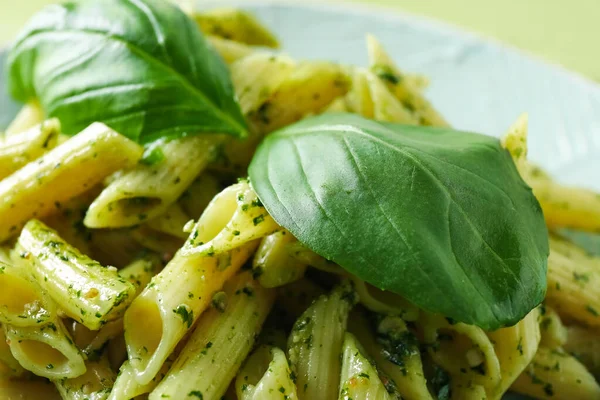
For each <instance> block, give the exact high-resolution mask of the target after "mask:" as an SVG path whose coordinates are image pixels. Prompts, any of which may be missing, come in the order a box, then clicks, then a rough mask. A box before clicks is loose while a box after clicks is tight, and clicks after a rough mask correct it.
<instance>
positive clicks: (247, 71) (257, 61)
mask: <svg viewBox="0 0 600 400" xmlns="http://www.w3.org/2000/svg"><path fill="white" fill-rule="evenodd" d="M294 66H295V62H294V60H292V59H291V58H290V57H287V56H285V55H273V54H269V53H254V54H251V55H249V56H247V57H244V58H242V59H240V60H238V61H236V62H234V63H233V64H231V80H232V81H233V85H234V87H235V92H236V95H237V97H238V99H239V102H240V107H241V109H242V112H243V113H244V114H248V113H250V112H252V111H256V110H257V109H258V108H259V107H260V106H261V105H262V104H264V102H265V101H267V100H268V99H269V97H271V95H272V94H273V93H274V92H275V91H276V90H277V89H278V88H279V87H280V86H281V84H282V83H283V82H284V81H285V80H286V78H287V77H288V76H289V75H290V73H291V72H292V71H293V69H294Z"/></svg>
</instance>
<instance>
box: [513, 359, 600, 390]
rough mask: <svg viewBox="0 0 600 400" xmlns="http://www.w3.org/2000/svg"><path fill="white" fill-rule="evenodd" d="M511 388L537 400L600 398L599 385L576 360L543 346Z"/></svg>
mask: <svg viewBox="0 0 600 400" xmlns="http://www.w3.org/2000/svg"><path fill="white" fill-rule="evenodd" d="M511 389H512V390H514V391H516V392H518V393H523V394H526V395H528V396H533V397H535V398H537V399H555V400H572V399H577V400H592V399H598V398H600V386H598V383H597V382H596V380H595V379H594V377H593V376H592V375H591V374H590V373H589V372H588V371H587V370H586V369H585V367H584V366H583V365H582V364H581V363H580V362H579V361H577V360H576V359H575V358H574V357H572V356H570V355H568V354H566V353H564V352H563V351H561V350H559V349H555V350H550V349H548V348H545V347H540V348H539V349H538V351H537V353H536V355H535V357H534V359H533V362H532V363H531V364H529V366H528V367H527V368H526V369H525V371H524V372H523V373H522V374H521V375H520V376H519V378H518V379H517V380H516V381H515V383H514V384H513V385H512V387H511Z"/></svg>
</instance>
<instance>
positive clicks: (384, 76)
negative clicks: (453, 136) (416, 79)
mask: <svg viewBox="0 0 600 400" xmlns="http://www.w3.org/2000/svg"><path fill="white" fill-rule="evenodd" d="M367 51H368V53H369V64H370V69H371V71H373V73H375V74H376V75H377V76H378V77H379V78H380V79H381V80H382V81H383V82H385V84H386V86H387V87H388V88H389V89H390V91H391V92H392V93H393V94H394V95H395V96H396V98H397V99H398V100H399V101H400V103H402V105H403V106H404V108H406V109H407V110H409V111H411V113H412V114H413V116H414V117H415V118H416V121H417V122H418V124H419V125H432V126H448V123H447V122H446V121H445V120H444V118H442V116H441V115H440V114H439V113H438V112H437V111H436V110H435V108H434V107H433V106H432V105H431V103H429V101H427V99H425V97H423V96H422V94H421V92H420V88H418V87H416V86H414V85H412V84H411V83H412V81H411V80H410V79H405V75H404V74H403V73H402V72H400V70H399V69H398V68H397V67H396V65H395V64H394V62H393V61H392V59H391V57H390V56H389V55H388V54H387V53H386V51H385V50H384V49H383V46H382V45H381V43H379V41H378V40H377V39H376V38H375V36H373V35H367Z"/></svg>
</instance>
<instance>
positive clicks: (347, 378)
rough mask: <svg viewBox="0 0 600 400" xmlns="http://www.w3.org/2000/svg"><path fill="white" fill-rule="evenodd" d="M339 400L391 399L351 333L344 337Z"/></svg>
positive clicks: (375, 370)
mask: <svg viewBox="0 0 600 400" xmlns="http://www.w3.org/2000/svg"><path fill="white" fill-rule="evenodd" d="M461 398H462V397H461ZM339 399H340V400H353V399H373V400H391V399H392V397H391V396H390V394H389V393H388V391H387V389H386V387H385V386H384V385H383V383H382V382H381V379H379V374H378V373H377V369H375V367H374V366H373V364H371V362H370V361H369V360H368V359H367V358H366V357H365V355H364V350H363V349H362V347H361V346H360V344H359V343H358V341H357V340H356V338H355V337H354V335H352V334H351V333H346V334H345V335H344V344H343V347H342V371H341V379H340V396H339Z"/></svg>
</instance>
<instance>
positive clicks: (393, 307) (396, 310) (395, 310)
mask: <svg viewBox="0 0 600 400" xmlns="http://www.w3.org/2000/svg"><path fill="white" fill-rule="evenodd" d="M350 279H352V282H354V287H355V288H356V293H358V297H359V299H360V303H361V304H362V305H363V306H365V307H366V308H367V309H369V310H371V311H373V312H377V313H382V314H387V315H397V316H399V317H401V318H402V319H403V320H405V321H416V320H417V319H418V318H419V309H418V308H417V307H416V306H414V305H413V304H410V303H409V302H408V301H406V299H404V298H403V297H401V296H399V295H398V294H396V293H393V292H389V291H384V290H380V289H378V288H376V287H375V286H373V285H370V284H368V283H367V282H365V281H363V280H362V279H359V278H357V277H356V276H353V275H352V276H350Z"/></svg>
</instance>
